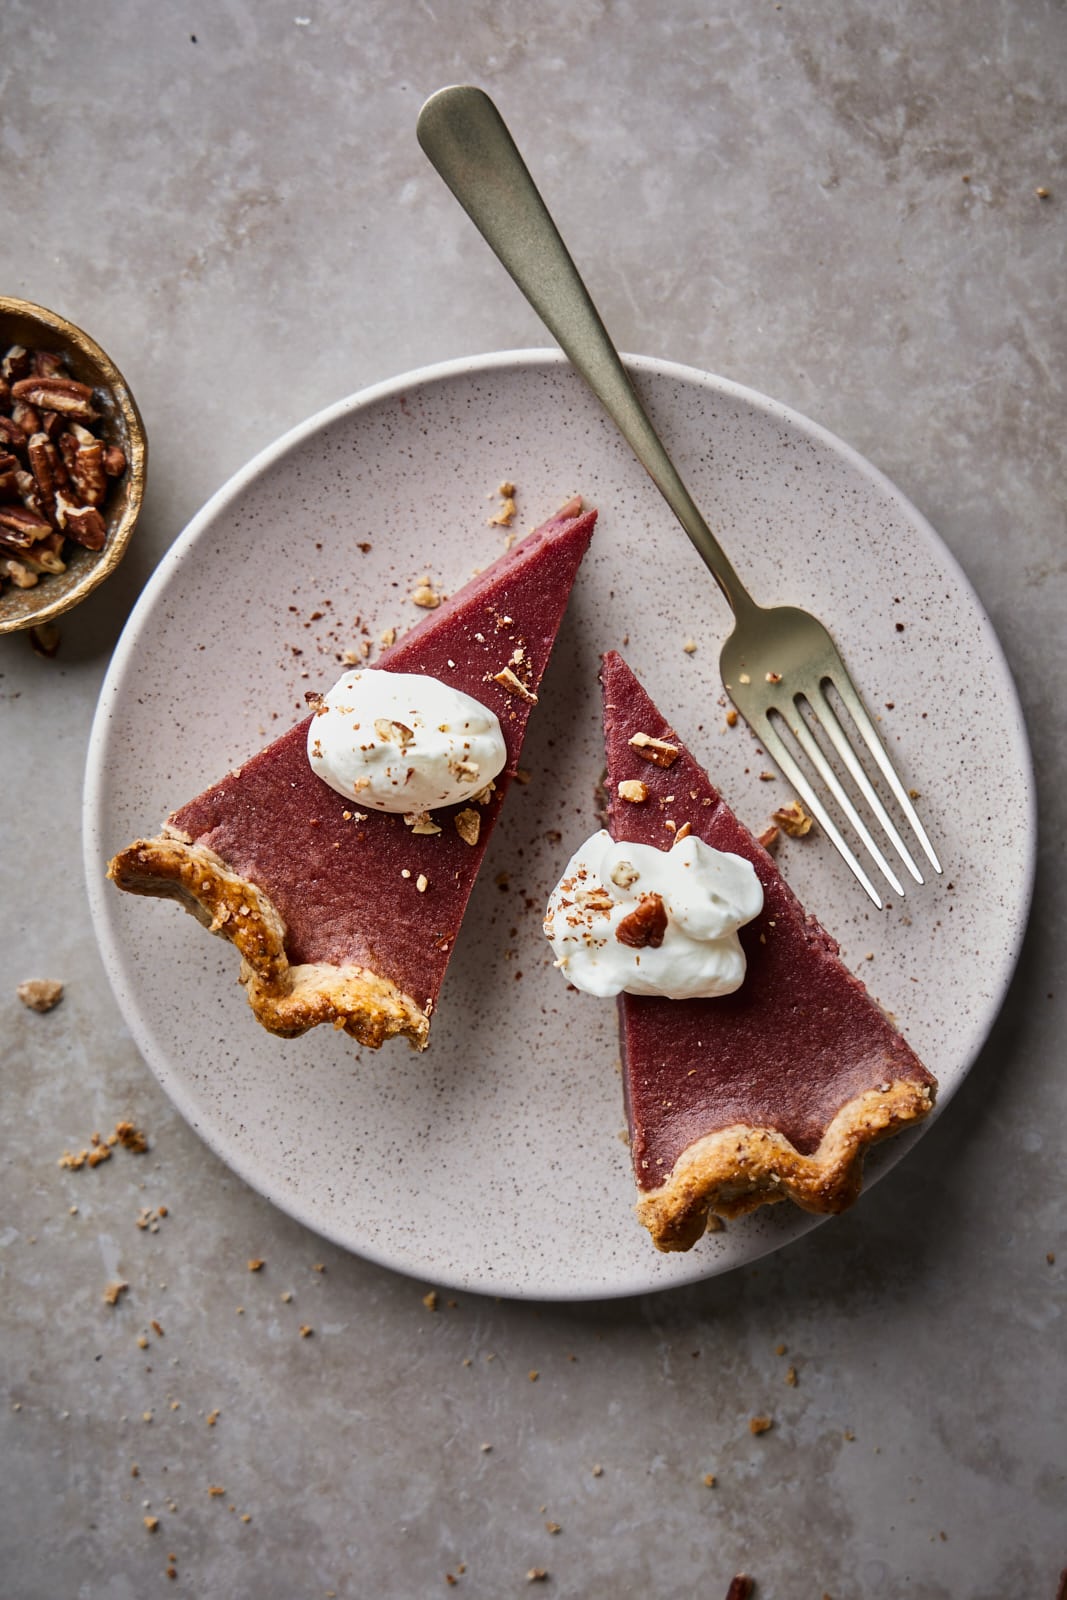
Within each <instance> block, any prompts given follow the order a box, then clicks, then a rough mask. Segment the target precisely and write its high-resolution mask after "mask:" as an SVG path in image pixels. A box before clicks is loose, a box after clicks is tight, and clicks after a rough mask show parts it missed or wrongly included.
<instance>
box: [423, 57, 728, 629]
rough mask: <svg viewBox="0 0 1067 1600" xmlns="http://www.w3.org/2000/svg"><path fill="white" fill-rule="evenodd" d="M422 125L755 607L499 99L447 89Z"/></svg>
mask: <svg viewBox="0 0 1067 1600" xmlns="http://www.w3.org/2000/svg"><path fill="white" fill-rule="evenodd" d="M417 131H418V139H419V143H420V144H421V145H422V148H423V150H424V151H425V152H426V155H427V156H428V157H429V159H430V161H431V162H432V163H433V165H434V166H435V167H436V168H437V170H438V172H439V173H440V174H441V176H442V178H443V179H444V180H445V182H446V183H447V184H448V187H449V188H450V189H451V190H452V193H453V194H454V195H455V197H456V199H457V200H458V201H459V203H460V205H461V206H462V207H463V209H464V210H465V211H466V212H467V214H468V216H469V217H470V218H471V221H472V222H473V223H474V225H475V227H476V228H477V229H478V231H479V232H480V233H481V235H482V237H483V238H484V239H485V241H486V243H487V244H488V245H489V246H490V248H491V249H492V250H493V251H494V252H495V253H496V255H497V256H498V257H499V259H500V261H501V263H502V264H503V266H504V267H505V268H506V269H507V271H508V272H509V273H510V274H511V276H512V278H514V280H515V282H516V283H517V284H518V286H519V288H520V289H521V290H522V292H523V294H524V295H525V296H526V298H527V300H529V302H530V304H531V305H532V306H533V308H534V310H535V311H536V312H537V314H538V316H539V317H540V318H541V320H542V322H544V324H545V326H546V327H547V328H548V330H549V332H550V333H551V334H552V335H553V337H554V338H555V339H556V340H557V342H558V343H559V345H560V346H561V348H562V350H563V352H564V354H565V355H566V356H567V357H568V359H569V360H570V362H571V364H572V365H573V366H574V367H575V368H576V369H577V371H578V372H579V373H580V374H581V376H582V377H583V378H584V379H585V381H586V383H587V384H588V385H589V387H590V389H591V390H592V391H593V393H594V394H595V395H596V397H597V399H598V400H599V401H600V402H601V404H602V405H603V406H604V408H605V410H606V411H607V412H608V414H609V416H610V417H611V418H612V419H613V421H614V422H615V424H616V426H617V427H618V428H619V431H620V432H621V433H622V435H623V437H624V438H625V439H626V441H627V442H628V444H629V445H630V447H631V449H632V450H633V452H634V454H635V455H636V456H637V459H638V460H639V461H640V463H641V465H642V466H643V467H644V468H645V470H646V472H647V473H648V474H649V476H650V477H651V479H652V481H653V483H654V484H655V485H656V487H657V489H658V490H659V491H660V493H661V494H662V495H663V497H664V499H665V500H666V501H667V504H668V505H669V506H670V508H671V510H672V511H673V512H674V514H675V516H676V517H677V518H678V521H679V522H680V523H681V524H682V527H683V528H684V529H685V531H686V533H687V534H688V535H689V537H690V539H691V540H692V542H693V544H694V545H695V546H696V549H697V551H698V552H699V554H700V555H701V557H702V558H703V560H704V561H705V562H706V563H707V566H708V567H709V568H710V570H711V573H712V576H713V577H714V579H715V581H716V583H717V584H718V585H719V588H720V589H721V590H722V592H723V594H724V595H725V597H726V599H727V601H728V602H729V604H730V607H731V609H732V610H733V611H734V613H735V615H736V614H739V613H740V612H741V611H745V610H750V609H756V603H755V601H754V600H753V599H752V597H751V595H749V593H748V591H747V590H746V589H745V587H744V585H743V584H742V583H741V580H740V579H739V578H738V576H737V574H736V572H735V571H734V569H733V566H732V565H731V563H730V561H729V559H728V558H727V556H726V553H725V551H724V550H723V548H722V546H721V545H720V544H719V542H718V540H717V539H716V538H715V536H714V534H713V533H712V532H711V529H710V528H709V527H708V525H707V523H706V522H705V520H704V518H703V517H702V516H701V514H700V512H699V511H698V509H697V507H696V505H695V503H694V501H693V499H692V496H691V495H690V493H689V491H688V489H687V488H686V486H685V484H684V483H683V482H682V480H681V478H680V477H679V475H678V472H677V470H676V469H675V466H674V463H673V462H672V461H671V459H670V457H669V456H668V454H667V452H666V450H665V449H664V447H663V444H662V441H661V440H660V438H659V435H658V434H657V433H656V430H655V428H654V427H653V426H652V423H651V422H650V421H649V418H648V414H647V412H646V411H645V409H644V406H643V405H642V404H641V401H640V400H639V399H638V397H637V394H636V392H635V390H634V387H633V384H632V383H631V382H630V379H629V377H628V376H627V373H626V369H625V368H624V366H623V364H622V361H621V360H620V358H619V353H618V351H617V350H616V348H615V346H614V344H613V343H612V341H611V336H610V335H609V333H608V331H607V329H606V328H605V326H604V324H603V322H602V321H601V318H600V313H599V312H598V311H597V309H596V306H595V305H594V304H593V301H592V299H591V298H590V295H589V291H588V290H587V289H586V287H585V284H584V283H583V282H582V279H581V276H580V275H579V272H578V269H577V267H576V266H575V265H574V262H573V261H572V260H571V257H570V254H569V252H568V250H567V247H566V245H565V244H564V243H563V240H562V238H561V237H560V234H559V230H558V229H557V227H556V225H555V223H554V222H553V220H552V218H551V216H550V215H549V212H548V209H547V207H546V206H545V203H544V201H543V200H542V198H541V196H540V194H539V192H538V190H537V186H536V184H535V183H534V181H533V179H532V178H531V176H530V174H529V171H528V170H527V167H526V163H525V162H524V161H523V159H522V156H521V155H520V154H519V151H518V149H517V148H516V145H515V142H514V140H513V139H512V137H511V134H510V133H509V132H508V129H507V126H506V124H505V123H504V119H503V118H502V117H501V115H500V113H499V111H498V110H497V108H496V106H495V105H494V104H493V102H492V100H490V98H489V96H488V95H487V94H485V93H484V91H483V90H481V89H475V88H472V87H469V86H457V87H455V88H451V89H440V90H438V92H437V93H436V94H435V95H431V97H430V99H429V100H427V102H426V104H425V105H424V106H423V108H422V111H421V112H420V113H419V120H418V130H417Z"/></svg>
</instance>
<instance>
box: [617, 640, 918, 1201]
mask: <svg viewBox="0 0 1067 1600" xmlns="http://www.w3.org/2000/svg"><path fill="white" fill-rule="evenodd" d="M602 684H603V689H604V732H605V744H606V752H607V772H608V795H609V827H610V831H611V834H612V837H613V838H615V839H624V840H630V841H632V842H634V843H638V844H648V845H655V846H656V847H657V848H659V849H665V848H668V847H669V846H670V844H671V841H672V839H673V838H674V837H675V833H674V831H672V830H671V829H670V828H668V827H667V826H666V824H667V823H668V822H673V823H674V824H675V827H676V829H681V828H682V827H683V826H684V825H685V824H686V823H688V824H689V825H690V827H691V829H692V831H693V832H694V833H695V834H697V835H698V836H699V837H700V838H701V839H703V840H705V842H706V843H708V844H710V845H713V846H714V847H715V848H716V849H717V850H729V851H732V852H733V853H734V854H736V855H739V856H744V857H745V858H746V859H747V860H749V861H751V862H752V864H753V866H754V867H755V870H756V872H757V874H758V875H759V878H760V881H761V883H762V885H763V893H764V905H763V910H762V912H761V913H760V915H759V916H758V917H757V918H756V920H755V921H754V922H751V923H749V924H748V926H747V927H745V928H743V929H742V930H741V942H742V945H743V947H744V950H745V955H746V958H747V962H748V970H747V974H746V977H745V981H744V983H743V984H742V986H741V988H740V989H739V990H738V991H737V992H736V993H735V994H732V995H726V996H723V997H721V998H718V999H714V1000H661V999H657V998H649V997H646V996H636V995H625V994H624V995H620V997H619V1001H618V1007H619V1023H620V1036H621V1042H622V1053H623V1069H624V1071H623V1077H624V1085H625V1095H626V1106H627V1115H628V1117H629V1122H630V1139H631V1151H632V1154H633V1161H634V1172H635V1176H636V1179H637V1183H638V1186H639V1188H641V1189H643V1190H651V1189H655V1188H658V1187H659V1186H660V1185H661V1184H662V1183H663V1182H664V1180H665V1179H666V1178H667V1177H668V1176H669V1175H670V1173H671V1171H672V1169H673V1168H674V1166H675V1164H676V1162H677V1160H678V1158H679V1156H680V1155H681V1154H682V1152H683V1151H684V1150H686V1149H688V1148H689V1146H690V1145H692V1144H693V1143H694V1142H695V1141H696V1140H697V1139H700V1138H703V1137H704V1136H705V1135H707V1134H709V1133H712V1132H715V1131H717V1130H719V1129H722V1128H729V1127H732V1126H734V1125H736V1124H743V1125H747V1126H749V1127H752V1128H769V1129H774V1130H777V1131H778V1132H780V1133H782V1134H784V1136H785V1137H786V1138H787V1139H788V1140H789V1141H790V1143H791V1144H792V1145H793V1146H794V1148H795V1149H796V1150H798V1151H799V1152H800V1153H801V1154H802V1155H810V1154H811V1153H812V1152H813V1151H814V1150H815V1149H816V1148H817V1147H818V1145H819V1142H820V1140H821V1139H822V1136H823V1134H824V1133H825V1131H826V1129H827V1126H828V1124H829V1123H830V1121H831V1120H832V1118H833V1117H834V1116H835V1114H836V1113H837V1112H838V1111H840V1110H841V1108H842V1107H843V1106H844V1105H846V1104H847V1103H848V1102H849V1101H851V1100H853V1099H855V1097H856V1096H857V1095H860V1094H862V1093H864V1092H865V1091H866V1090H870V1089H875V1088H877V1087H878V1086H879V1085H880V1084H882V1083H886V1082H888V1081H892V1080H901V1079H903V1080H909V1081H912V1082H914V1083H916V1084H919V1085H926V1086H929V1087H930V1088H931V1089H933V1088H934V1087H935V1080H934V1078H933V1077H932V1076H931V1074H930V1073H929V1072H927V1070H926V1068H925V1067H924V1066H923V1065H922V1063H921V1062H920V1061H919V1059H918V1057H917V1056H916V1055H915V1054H914V1052H913V1051H912V1050H911V1048H910V1047H909V1045H908V1044H907V1043H906V1042H905V1040H904V1039H903V1038H902V1037H901V1035H900V1034H899V1033H898V1032H897V1030H896V1029H895V1028H894V1027H893V1026H892V1025H891V1023H890V1022H889V1021H888V1019H887V1018H886V1016H885V1014H884V1013H883V1012H882V1011H881V1010H880V1008H879V1007H878V1006H877V1005H876V1004H875V1003H874V1001H873V1000H872V999H871V997H870V996H869V995H868V993H867V990H866V989H865V988H864V986H863V984H862V983H861V982H860V981H859V979H858V978H856V977H854V976H853V975H852V974H851V973H850V972H849V971H848V970H847V968H846V967H845V966H844V965H843V964H842V963H841V961H840V960H839V959H838V954H837V951H838V947H837V944H836V943H835V941H834V940H833V939H832V938H831V937H830V935H829V934H828V933H827V932H826V931H825V930H824V929H823V928H821V927H820V926H819V924H818V922H816V921H815V919H814V917H811V916H809V915H808V914H807V913H806V912H805V911H804V909H803V907H802V906H801V904H800V902H799V901H798V900H797V897H796V895H795V894H794V893H793V892H792V890H791V889H790V888H789V887H788V885H787V884H786V883H785V882H784V880H783V879H782V877H781V875H780V874H779V872H778V870H777V868H776V867H775V865H774V863H773V861H772V860H771V858H770V856H769V855H768V854H767V852H766V851H765V850H764V849H763V848H762V846H760V845H759V844H758V843H757V842H756V840H755V839H754V838H753V837H752V835H751V834H750V833H749V832H748V830H747V829H746V828H744V827H742V825H741V824H740V823H739V822H738V820H737V818H736V817H735V816H734V815H733V813H732V811H731V810H730V809H729V807H728V806H727V805H726V803H725V801H724V800H723V799H722V797H721V795H720V794H719V793H718V791H717V790H716V789H715V788H714V786H713V785H712V783H711V781H710V779H709V778H708V776H707V774H706V773H705V772H704V770H703V769H702V768H701V767H700V766H699V765H698V764H697V762H696V761H695V760H694V759H693V757H692V756H691V755H690V754H689V752H688V750H686V748H685V747H684V745H682V744H681V742H680V741H679V740H678V738H677V736H676V735H675V734H674V732H673V731H672V729H671V728H670V726H669V725H668V723H667V722H666V720H665V719H664V718H663V717H662V716H661V715H660V713H659V712H658V711H657V709H656V707H655V706H654V705H653V703H652V701H651V700H650V699H649V697H648V695H647V694H646V693H645V691H644V690H643V689H642V688H641V685H640V684H639V683H638V682H637V680H636V678H635V677H634V676H633V674H632V672H631V671H630V669H629V668H628V667H627V665H626V663H625V662H624V661H623V660H622V658H621V657H620V656H618V655H616V654H614V653H612V654H610V655H608V656H606V657H605V658H604V665H603V672H602ZM636 734H647V735H650V736H651V737H652V738H653V739H658V740H661V741H663V742H665V743H666V744H668V745H670V746H673V747H674V748H676V749H677V751H678V754H677V757H676V758H675V759H674V760H673V761H672V763H671V765H670V766H668V767H662V766H659V765H656V764H654V763H653V762H652V761H650V760H648V759H642V758H641V756H640V755H639V754H638V753H637V751H636V749H635V748H634V747H633V746H632V745H631V744H630V740H631V739H632V738H633V737H634V735H636ZM633 779H637V780H640V781H641V782H642V783H643V784H644V785H645V786H646V788H647V791H648V798H647V800H645V801H644V802H643V803H640V804H633V803H630V802H627V801H625V800H621V799H619V798H618V785H619V783H620V782H625V781H626V780H633Z"/></svg>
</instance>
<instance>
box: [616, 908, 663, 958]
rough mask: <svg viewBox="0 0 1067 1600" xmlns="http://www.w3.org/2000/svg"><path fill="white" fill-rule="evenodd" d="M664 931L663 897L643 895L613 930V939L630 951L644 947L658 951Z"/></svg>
mask: <svg viewBox="0 0 1067 1600" xmlns="http://www.w3.org/2000/svg"><path fill="white" fill-rule="evenodd" d="M666 931H667V908H666V906H665V905H664V904H663V896H662V895H658V894H643V895H642V896H641V898H640V900H639V901H638V902H637V904H636V905H635V906H634V908H633V910H632V911H631V912H629V913H628V914H627V915H626V916H625V917H623V919H622V921H621V922H620V923H619V926H618V927H617V928H616V929H615V937H616V939H618V941H619V943H620V944H625V945H628V946H629V947H630V949H631V950H643V949H644V948H645V947H646V946H650V947H651V948H652V949H653V950H658V949H659V947H660V945H661V944H662V943H663V935H664V934H665V933H666Z"/></svg>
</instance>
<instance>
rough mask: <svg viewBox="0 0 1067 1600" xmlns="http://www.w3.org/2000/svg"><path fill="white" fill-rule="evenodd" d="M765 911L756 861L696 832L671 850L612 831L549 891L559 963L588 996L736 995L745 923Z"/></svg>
mask: <svg viewBox="0 0 1067 1600" xmlns="http://www.w3.org/2000/svg"><path fill="white" fill-rule="evenodd" d="M762 908H763V886H762V885H761V883H760V881H759V878H758V877H757V876H756V871H755V868H754V867H753V866H752V863H751V862H750V861H746V860H745V859H744V858H743V857H742V856H736V855H732V854H729V853H727V852H726V851H722V850H715V849H713V848H712V846H711V845H708V844H705V843H704V841H703V839H698V838H697V837H696V835H695V834H689V835H687V836H686V837H684V838H682V839H679V840H678V842H677V843H676V844H675V845H674V846H673V847H672V848H671V849H670V850H657V849H656V848H655V847H654V846H653V845H647V844H626V843H618V844H616V843H615V842H614V841H613V840H612V838H611V835H610V834H609V833H608V832H607V831H606V830H604V829H601V831H600V832H599V833H595V834H594V835H593V836H592V838H591V839H587V840H586V842H585V844H583V845H582V847H581V848H580V849H579V850H578V851H576V852H575V854H574V855H573V856H572V858H571V860H570V862H569V863H568V865H567V870H566V871H565V872H564V874H563V877H562V878H561V880H560V882H559V883H558V884H557V885H556V888H555V889H554V890H553V891H552V894H551V896H550V897H549V902H548V909H547V910H546V912H545V934H546V936H547V937H548V939H549V941H550V942H551V945H552V948H553V950H554V951H555V952H556V957H557V959H556V965H557V967H559V968H560V970H561V971H562V973H563V976H564V977H565V978H566V979H567V981H568V982H569V983H573V984H574V986H575V988H576V989H583V990H585V992H586V993H587V994H595V995H601V996H607V995H616V994H622V993H626V994H654V995H663V996H665V997H666V998H667V999H669V1000H696V999H711V998H713V997H714V996H716V995H723V994H732V993H733V992H734V990H735V989H739V988H740V987H741V984H742V982H743V981H744V976H745V954H744V951H743V950H742V948H741V941H740V940H739V938H738V936H737V930H738V929H739V928H742V927H744V925H745V923H746V922H751V921H752V919H753V917H755V916H758V915H759V912H760V911H761V910H762Z"/></svg>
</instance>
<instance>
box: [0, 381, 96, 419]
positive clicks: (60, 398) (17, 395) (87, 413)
mask: <svg viewBox="0 0 1067 1600" xmlns="http://www.w3.org/2000/svg"><path fill="white" fill-rule="evenodd" d="M11 394H12V398H13V399H15V400H24V401H25V402H26V403H27V404H28V405H31V406H40V408H41V410H42V411H59V412H62V414H63V416H65V417H82V418H84V419H85V420H86V421H87V422H92V421H94V420H95V418H96V417H97V415H98V413H97V411H96V410H95V408H94V406H93V391H92V389H91V388H90V387H89V385H88V384H87V383H79V382H78V380H77V378H20V379H19V380H18V382H17V383H13V384H12V385H11Z"/></svg>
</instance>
